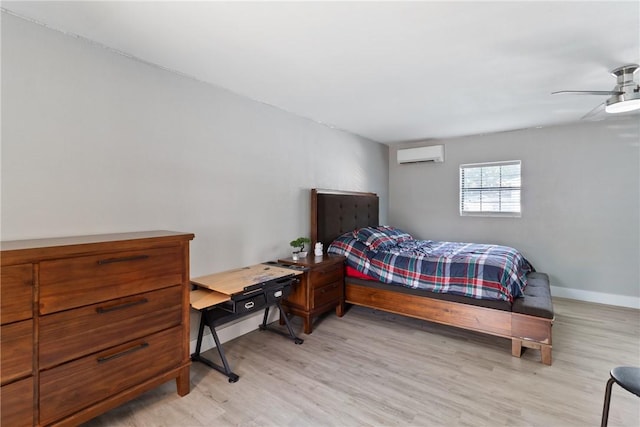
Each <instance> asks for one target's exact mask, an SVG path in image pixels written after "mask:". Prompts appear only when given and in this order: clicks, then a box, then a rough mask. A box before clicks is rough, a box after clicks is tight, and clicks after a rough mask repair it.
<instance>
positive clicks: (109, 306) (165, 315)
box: [39, 285, 182, 369]
mask: <svg viewBox="0 0 640 427" xmlns="http://www.w3.org/2000/svg"><path fill="white" fill-rule="evenodd" d="M181 321H182V286H180V285H178V286H172V287H170V288H166V289H160V290H157V291H152V292H146V293H144V294H139V295H135V296H131V297H126V298H120V299H117V300H111V301H107V302H103V303H99V304H94V305H90V306H86V307H82V308H76V309H73V310H67V311H63V312H60V313H54V314H49V315H47V316H42V317H41V318H40V348H39V353H40V358H39V360H40V369H47V368H50V367H52V366H55V365H59V364H61V363H64V362H66V361H69V360H72V359H77V358H78V357H82V356H85V355H87V354H91V353H95V352H96V351H100V350H102V349H105V348H109V347H113V346H114V345H118V344H120V343H123V342H127V341H130V340H133V339H136V338H139V337H143V336H146V335H149V334H151V333H154V332H157V331H161V330H163V329H167V328H170V327H172V326H176V325H179V324H180V323H181Z"/></svg>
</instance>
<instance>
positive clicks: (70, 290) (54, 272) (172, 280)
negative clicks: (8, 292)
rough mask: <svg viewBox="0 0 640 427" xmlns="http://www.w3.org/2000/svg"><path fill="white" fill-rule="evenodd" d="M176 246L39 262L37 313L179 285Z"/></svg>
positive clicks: (179, 261) (178, 249)
mask: <svg viewBox="0 0 640 427" xmlns="http://www.w3.org/2000/svg"><path fill="white" fill-rule="evenodd" d="M183 264H184V258H183V256H182V248H181V247H180V246H173V247H164V248H149V249H146V250H137V251H126V252H124V251H123V252H114V253H105V254H101V255H96V256H86V257H78V258H69V259H61V260H55V261H44V262H42V263H40V314H48V313H53V312H56V311H62V310H67V309H70V308H76V307H81V306H83V305H88V304H94V303H97V302H100V301H108V300H112V299H114V298H120V297H125V296H129V295H134V294H138V293H142V292H146V291H150V290H153V289H160V288H165V287H168V286H171V285H177V284H180V283H182V281H183V277H182V273H183V269H184V266H183Z"/></svg>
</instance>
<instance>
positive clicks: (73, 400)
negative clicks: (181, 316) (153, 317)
mask: <svg viewBox="0 0 640 427" xmlns="http://www.w3.org/2000/svg"><path fill="white" fill-rule="evenodd" d="M183 339H184V337H183V336H182V328H181V327H176V328H172V329H169V330H166V331H163V332H159V333H157V334H154V335H151V336H149V337H145V338H141V339H138V340H134V341H130V342H128V343H127V344H123V345H121V346H118V347H114V348H111V349H109V350H106V351H103V352H100V353H96V354H93V355H91V356H87V357H85V358H82V359H79V360H76V361H74V362H70V363H66V364H64V365H61V366H58V367H57V368H54V369H50V370H48V371H43V372H41V373H40V424H49V423H52V422H54V421H56V420H58V419H60V418H62V417H64V416H66V415H69V414H72V413H74V412H76V411H78V410H81V409H82V408H85V407H87V406H89V405H91V404H93V403H94V402H99V401H101V400H103V399H105V398H108V397H109V396H113V395H115V394H117V393H119V392H121V391H123V390H126V389H127V388H129V387H132V386H135V385H136V384H139V383H141V382H142V381H145V380H147V379H149V378H152V377H153V376H154V375H158V374H161V373H162V372H166V371H167V370H168V369H171V368H174V367H175V368H177V367H178V366H180V363H182V348H181V346H180V345H177V343H180V342H182V341H183Z"/></svg>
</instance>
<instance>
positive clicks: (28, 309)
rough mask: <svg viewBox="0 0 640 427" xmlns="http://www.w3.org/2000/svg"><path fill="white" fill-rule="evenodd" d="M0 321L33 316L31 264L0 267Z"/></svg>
mask: <svg viewBox="0 0 640 427" xmlns="http://www.w3.org/2000/svg"><path fill="white" fill-rule="evenodd" d="M0 284H1V285H0V323H2V324H5V323H11V322H17V321H19V320H25V319H30V318H31V317H33V268H32V266H31V264H20V265H9V266H3V267H2V269H0Z"/></svg>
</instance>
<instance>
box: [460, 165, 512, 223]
mask: <svg viewBox="0 0 640 427" xmlns="http://www.w3.org/2000/svg"><path fill="white" fill-rule="evenodd" d="M520 163H521V162H520V160H513V161H508V162H493V163H475V164H467V165H460V215H465V214H467V215H469V214H471V215H474V214H488V215H494V214H497V215H502V214H504V215H508V216H519V215H520V192H521V176H520Z"/></svg>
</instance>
